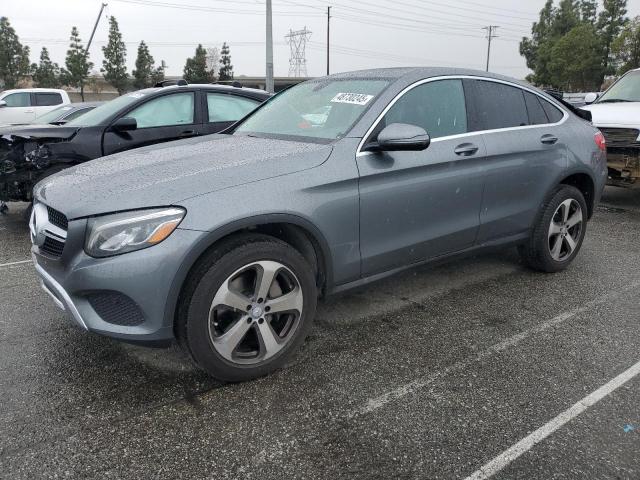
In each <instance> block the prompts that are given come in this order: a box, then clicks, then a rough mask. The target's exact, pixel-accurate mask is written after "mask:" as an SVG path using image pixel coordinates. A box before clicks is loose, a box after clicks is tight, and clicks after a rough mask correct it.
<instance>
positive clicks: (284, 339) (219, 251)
mask: <svg viewBox="0 0 640 480" xmlns="http://www.w3.org/2000/svg"><path fill="white" fill-rule="evenodd" d="M185 293H186V294H185V296H184V298H183V301H182V302H183V303H182V305H181V308H180V311H181V314H180V316H179V320H178V321H179V325H178V335H179V337H181V338H180V339H181V343H182V344H183V346H184V347H185V348H187V349H188V351H189V352H190V353H191V356H192V358H193V359H194V360H195V362H196V363H197V364H198V365H199V366H200V367H202V368H203V369H204V370H206V371H207V372H208V373H210V374H211V375H212V376H214V377H216V378H219V379H221V380H225V381H242V380H248V379H251V378H256V377H259V376H262V375H265V374H267V373H270V372H272V371H273V370H275V369H277V368H279V367H281V366H282V365H283V364H284V363H285V362H286V360H287V359H288V358H289V357H290V355H291V354H292V353H293V352H294V351H295V349H296V348H297V347H298V346H299V345H300V344H301V343H302V342H303V340H304V338H305V337H306V335H307V332H308V330H309V328H310V326H311V322H312V320H313V317H314V315H315V309H316V302H317V289H316V285H315V280H314V275H313V269H312V268H311V266H310V265H309V263H308V262H307V261H306V260H305V258H304V257H302V255H301V254H300V253H298V251H296V250H295V249H293V248H292V247H291V246H289V245H288V244H286V243H284V242H282V241H280V240H277V239H274V238H272V237H268V236H266V235H243V236H239V237H236V238H235V239H233V240H231V241H228V242H225V243H224V244H223V245H221V246H219V247H218V248H216V249H215V250H213V251H212V252H210V254H209V255H207V256H206V257H205V258H204V259H203V262H202V264H201V265H200V266H199V267H198V269H197V270H196V272H194V274H193V275H192V277H191V278H190V280H189V282H188V284H187V288H186V292H185Z"/></svg>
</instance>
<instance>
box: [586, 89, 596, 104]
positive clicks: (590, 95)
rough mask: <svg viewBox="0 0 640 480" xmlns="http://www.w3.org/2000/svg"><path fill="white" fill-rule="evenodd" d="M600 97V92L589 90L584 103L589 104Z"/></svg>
mask: <svg viewBox="0 0 640 480" xmlns="http://www.w3.org/2000/svg"><path fill="white" fill-rule="evenodd" d="M597 99H598V94H597V93H594V92H589V93H587V94H586V95H585V96H584V103H586V104H587V105H590V104H592V103H593V102H595V101H596V100H597Z"/></svg>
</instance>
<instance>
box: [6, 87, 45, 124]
mask: <svg viewBox="0 0 640 480" xmlns="http://www.w3.org/2000/svg"><path fill="white" fill-rule="evenodd" d="M2 100H4V101H5V102H6V104H7V105H6V106H5V107H2V108H0V123H29V122H31V121H32V120H33V119H35V118H36V111H35V110H34V108H33V107H32V106H31V94H30V93H29V92H16V93H10V94H9V95H6V96H5V97H3V98H2Z"/></svg>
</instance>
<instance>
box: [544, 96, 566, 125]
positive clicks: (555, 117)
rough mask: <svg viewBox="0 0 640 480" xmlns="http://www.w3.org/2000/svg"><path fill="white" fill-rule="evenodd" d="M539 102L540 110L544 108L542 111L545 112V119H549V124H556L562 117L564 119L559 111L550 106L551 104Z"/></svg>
mask: <svg viewBox="0 0 640 480" xmlns="http://www.w3.org/2000/svg"><path fill="white" fill-rule="evenodd" d="M540 101H541V102H542V108H544V111H545V112H546V114H547V117H549V121H550V122H551V123H556V122H559V121H560V120H562V117H564V113H562V111H561V110H560V109H558V108H556V107H554V106H553V105H551V103H549V102H547V101H546V100H540Z"/></svg>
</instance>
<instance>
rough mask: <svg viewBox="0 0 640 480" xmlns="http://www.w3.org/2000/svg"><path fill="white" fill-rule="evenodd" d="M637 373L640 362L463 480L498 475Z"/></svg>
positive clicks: (484, 479) (478, 479) (474, 479)
mask: <svg viewBox="0 0 640 480" xmlns="http://www.w3.org/2000/svg"><path fill="white" fill-rule="evenodd" d="M639 373H640V362H638V363H636V364H635V365H633V366H632V367H630V368H629V369H628V370H625V371H624V372H622V373H621V374H620V375H618V376H617V377H616V378H614V379H613V380H611V381H610V382H608V383H606V384H605V385H603V386H602V387H600V388H598V389H597V390H596V391H594V392H592V393H590V394H589V395H587V396H586V397H584V398H583V399H582V400H580V401H579V402H578V403H576V404H575V405H573V406H572V407H570V408H568V409H567V410H565V411H564V412H562V413H561V414H560V415H558V416H557V417H556V418H554V419H553V420H551V421H550V422H549V423H547V424H545V425H543V426H542V427H540V428H539V429H537V430H536V431H534V432H533V433H531V434H529V435H527V436H526V437H524V438H523V439H522V440H520V441H519V442H518V443H516V444H515V445H513V446H512V447H509V448H508V449H507V450H505V451H504V452H502V453H501V454H500V455H498V456H497V457H495V458H494V459H493V460H491V461H490V462H488V463H486V464H484V465H483V466H482V467H480V469H479V470H476V471H475V472H473V473H472V474H471V475H469V476H468V477H467V478H466V479H465V480H486V479H488V478H490V477H492V476H493V475H495V474H496V473H498V472H499V471H500V470H502V469H503V468H504V467H506V466H507V465H509V464H510V463H511V462H513V461H514V460H515V459H516V458H518V457H519V456H520V455H522V454H523V453H525V452H527V451H529V450H531V448H533V446H534V445H535V444H537V443H539V442H541V441H542V440H544V439H545V438H547V437H548V436H549V435H551V434H552V433H553V432H555V431H556V430H558V429H559V428H560V427H562V426H563V425H564V424H566V423H567V422H570V421H571V420H572V419H574V418H576V417H577V416H578V415H580V414H581V413H582V412H584V411H585V410H586V409H587V408H589V407H591V406H593V405H595V404H596V403H598V402H599V401H600V400H602V399H603V398H604V397H606V396H607V395H610V394H611V393H612V392H614V391H616V390H617V389H618V388H620V387H621V386H622V385H624V384H625V383H627V382H628V381H629V380H631V379H632V378H633V377H635V376H636V375H638V374H639Z"/></svg>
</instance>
